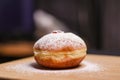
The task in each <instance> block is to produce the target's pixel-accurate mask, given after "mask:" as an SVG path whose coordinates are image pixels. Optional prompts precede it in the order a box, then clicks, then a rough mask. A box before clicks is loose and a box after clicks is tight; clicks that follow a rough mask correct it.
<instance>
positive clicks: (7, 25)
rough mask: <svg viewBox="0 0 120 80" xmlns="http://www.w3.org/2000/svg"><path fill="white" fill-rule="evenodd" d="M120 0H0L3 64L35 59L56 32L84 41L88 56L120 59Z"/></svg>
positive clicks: (0, 52)
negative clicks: (41, 42)
mask: <svg viewBox="0 0 120 80" xmlns="http://www.w3.org/2000/svg"><path fill="white" fill-rule="evenodd" d="M119 4H120V0H0V63H2V62H6V61H10V60H15V59H19V58H23V57H28V56H32V55H33V51H32V47H33V45H34V43H35V41H36V40H38V39H39V38H40V37H41V36H43V35H45V34H47V33H50V32H51V31H53V30H63V31H65V32H73V33H75V34H77V35H79V36H80V37H82V38H83V39H84V40H85V42H86V44H87V46H88V54H105V55H120V42H119V41H120V5H119Z"/></svg>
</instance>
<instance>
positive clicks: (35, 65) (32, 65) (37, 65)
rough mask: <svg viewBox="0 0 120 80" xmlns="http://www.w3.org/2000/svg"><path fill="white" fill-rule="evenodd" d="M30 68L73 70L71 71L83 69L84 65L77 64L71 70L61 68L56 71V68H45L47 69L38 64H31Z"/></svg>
mask: <svg viewBox="0 0 120 80" xmlns="http://www.w3.org/2000/svg"><path fill="white" fill-rule="evenodd" d="M30 66H31V67H33V68H35V69H37V70H53V71H54V70H73V69H78V68H83V67H85V65H84V64H82V63H81V64H79V65H78V66H75V67H71V68H62V69H57V68H47V67H44V66H42V65H39V64H37V63H35V62H34V63H31V64H30Z"/></svg>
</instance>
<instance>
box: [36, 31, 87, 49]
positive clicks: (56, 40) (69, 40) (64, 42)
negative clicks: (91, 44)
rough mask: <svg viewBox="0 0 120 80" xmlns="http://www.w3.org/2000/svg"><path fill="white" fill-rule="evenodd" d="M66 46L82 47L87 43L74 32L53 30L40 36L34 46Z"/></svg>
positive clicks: (48, 47) (47, 47)
mask: <svg viewBox="0 0 120 80" xmlns="http://www.w3.org/2000/svg"><path fill="white" fill-rule="evenodd" d="M64 47H67V48H72V49H76V48H77V49H80V48H82V47H86V44H85V42H84V41H83V40H82V39H81V38H80V37H79V36H77V35H75V34H73V33H64V32H58V33H57V32H53V33H50V34H47V35H45V36H43V37H42V38H40V39H39V40H38V41H37V42H36V43H35V45H34V48H39V49H42V50H61V49H63V48H64Z"/></svg>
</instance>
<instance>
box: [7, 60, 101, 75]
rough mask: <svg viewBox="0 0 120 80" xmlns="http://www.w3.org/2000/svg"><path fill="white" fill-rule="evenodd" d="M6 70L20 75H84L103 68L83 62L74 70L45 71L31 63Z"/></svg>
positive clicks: (10, 66) (12, 66) (20, 64)
mask: <svg viewBox="0 0 120 80" xmlns="http://www.w3.org/2000/svg"><path fill="white" fill-rule="evenodd" d="M6 69H8V70H12V71H15V72H17V73H22V74H24V73H25V74H26V73H27V74H32V73H41V74H44V73H45V74H46V73H49V74H50V73H52V74H53V73H62V74H66V73H73V72H74V73H77V72H79V73H85V72H98V71H102V70H103V68H102V66H100V65H98V64H96V63H93V62H90V61H83V62H82V63H81V64H80V65H79V66H78V67H75V68H69V69H47V68H44V67H42V66H40V65H38V64H37V63H36V62H34V61H31V62H27V63H19V64H16V65H9V66H6Z"/></svg>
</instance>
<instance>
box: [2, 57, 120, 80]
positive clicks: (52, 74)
mask: <svg viewBox="0 0 120 80" xmlns="http://www.w3.org/2000/svg"><path fill="white" fill-rule="evenodd" d="M85 62H89V63H90V64H85ZM90 65H96V66H97V67H98V66H99V70H96V69H95V67H94V66H93V67H92V66H91V67H89V68H90V69H89V68H88V69H87V67H88V66H90ZM85 69H86V70H88V71H86V70H85ZM95 70H96V71H95ZM0 78H7V79H20V80H23V79H28V80H120V57H119V56H107V55H87V57H86V58H85V60H84V61H83V62H82V63H81V64H80V66H78V67H75V68H71V69H62V70H54V69H47V68H44V67H42V66H40V65H38V64H37V63H36V62H35V60H34V58H33V57H29V58H24V59H20V60H16V61H12V62H7V63H3V64H0Z"/></svg>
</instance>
